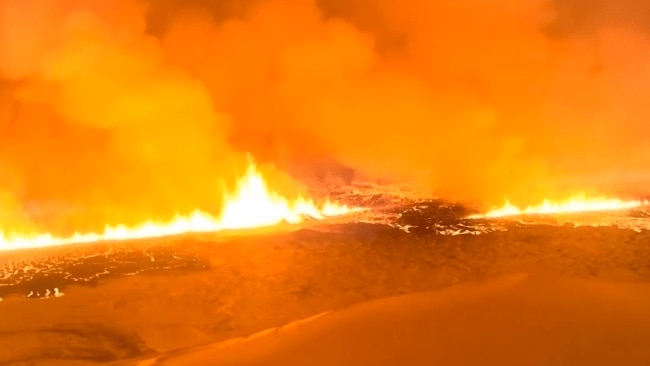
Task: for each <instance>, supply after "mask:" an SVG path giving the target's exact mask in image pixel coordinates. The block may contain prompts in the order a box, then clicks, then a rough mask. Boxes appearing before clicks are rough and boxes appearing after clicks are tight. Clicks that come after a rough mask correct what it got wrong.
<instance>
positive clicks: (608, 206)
mask: <svg viewBox="0 0 650 366" xmlns="http://www.w3.org/2000/svg"><path fill="white" fill-rule="evenodd" d="M649 204H650V202H649V201H648V200H630V201H625V200H621V199H616V198H605V197H588V196H587V195H585V194H579V195H576V196H574V197H572V198H570V199H568V200H566V201H551V200H548V199H547V200H544V202H542V203H541V204H539V205H535V206H527V207H525V208H521V207H518V206H515V205H513V204H511V203H510V202H509V201H508V200H506V202H505V204H504V205H503V206H502V207H499V208H495V209H493V210H491V211H488V212H487V213H484V214H476V215H471V216H469V217H468V218H470V219H481V218H499V217H509V216H522V215H552V214H569V213H581V212H598V211H620V210H629V209H633V208H638V207H642V206H647V205H649Z"/></svg>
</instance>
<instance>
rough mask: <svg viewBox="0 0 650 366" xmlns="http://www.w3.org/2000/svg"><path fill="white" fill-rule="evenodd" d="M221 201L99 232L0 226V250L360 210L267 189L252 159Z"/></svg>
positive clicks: (267, 222)
mask: <svg viewBox="0 0 650 366" xmlns="http://www.w3.org/2000/svg"><path fill="white" fill-rule="evenodd" d="M224 202H225V203H224V205H223V208H222V211H221V215H220V216H218V217H215V216H212V215H210V214H208V213H205V212H202V211H199V210H197V211H194V212H193V213H191V214H190V215H187V216H181V215H177V216H176V218H175V219H173V220H172V221H170V222H166V223H163V222H153V221H148V222H145V223H142V224H141V225H138V226H135V227H127V226H124V225H117V226H110V225H107V226H106V228H105V229H104V232H103V233H87V234H74V235H73V236H70V237H66V238H58V237H55V236H53V235H51V234H48V233H46V234H36V235H7V234H5V233H4V232H3V231H1V230H0V250H10V249H21V248H37V247H47V246H55V245H63V244H72V243H90V242H97V241H108V240H127V239H142V238H155V237H162V236H169V235H178V234H184V233H192V232H215V231H220V230H227V229H248V228H256V227H264V226H272V225H276V224H279V223H281V222H288V223H291V224H295V223H299V222H301V221H303V220H304V219H305V218H308V217H309V218H313V219H323V218H325V217H330V216H338V215H344V214H347V213H350V212H353V211H358V210H360V209H358V208H348V207H347V206H345V205H338V204H335V203H331V202H329V201H327V202H325V203H324V204H323V205H320V206H318V205H316V204H315V203H314V201H312V200H308V199H304V198H298V199H296V200H294V201H289V200H288V199H286V198H285V197H282V196H280V195H278V194H277V193H275V192H273V191H270V190H269V188H268V187H267V184H266V181H265V180H264V177H263V176H262V175H261V174H260V173H259V172H258V170H257V168H256V166H255V164H253V163H250V165H249V167H248V171H247V173H246V175H245V176H244V177H242V178H241V179H240V180H239V181H238V183H237V192H236V193H234V194H231V195H226V197H225V200H224Z"/></svg>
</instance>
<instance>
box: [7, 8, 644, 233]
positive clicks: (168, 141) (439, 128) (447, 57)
mask: <svg viewBox="0 0 650 366" xmlns="http://www.w3.org/2000/svg"><path fill="white" fill-rule="evenodd" d="M598 4H599V5H598V6H592V5H591V3H589V4H587V3H586V2H581V1H578V0H569V1H564V0H557V2H556V3H553V2H547V1H542V0H526V1H517V2H505V3H504V2H501V3H497V2H494V1H488V0H472V1H470V2H463V3H459V2H451V1H436V2H432V1H411V2H404V1H395V0H374V1H355V2H349V1H342V0H322V1H318V2H317V1H314V0H247V1H241V0H240V1H234V0H231V1H218V2H215V1H207V0H204V1H200V0H192V1H178V0H160V1H150V2H144V1H143V2H140V1H136V0H99V1H83V0H0V78H1V80H2V81H1V84H0V204H2V205H3V210H2V212H3V214H4V215H5V217H4V219H3V220H4V222H5V223H6V222H11V224H12V225H14V226H15V225H23V224H25V225H26V224H27V223H30V224H32V225H33V224H34V219H33V218H34V216H38V215H36V214H35V213H34V212H35V210H36V211H38V210H40V211H43V210H47V208H48V207H49V206H48V204H51V205H52V207H56V211H57V212H59V213H60V212H61V207H69V208H70V210H71V211H70V213H69V214H65V215H63V214H59V215H57V217H60V218H61V221H62V222H64V223H57V222H56V221H52V220H50V221H48V222H45V223H43V225H44V226H46V227H52V228H58V227H64V226H65V227H75V228H85V227H91V226H93V225H96V224H97V223H104V222H118V221H119V222H127V223H128V222H135V221H138V220H142V219H144V218H147V217H160V216H164V215H169V214H171V213H173V212H174V211H180V212H187V211H189V210H191V209H194V208H197V207H198V208H203V209H206V210H208V211H214V208H218V207H219V203H220V202H219V199H220V197H221V190H222V187H223V185H222V182H225V183H226V184H227V185H228V184H231V183H232V182H233V180H234V178H235V177H236V176H237V174H238V173H241V172H242V171H243V169H244V166H245V164H246V157H245V152H250V153H252V154H253V155H254V156H255V157H256V158H257V159H259V160H260V161H262V162H268V163H270V164H272V165H274V166H276V167H278V168H279V170H280V171H284V172H288V173H290V174H291V175H292V176H293V177H295V178H297V180H299V181H303V182H304V181H307V182H309V183H310V184H314V181H331V180H337V181H349V180H351V179H373V180H396V181H403V182H409V183H414V184H418V185H421V186H422V187H424V188H427V189H430V190H431V191H432V192H435V193H438V194H439V195H442V196H447V197H450V198H456V199H468V200H479V201H482V202H485V203H500V202H502V200H503V198H504V197H505V196H508V197H509V198H510V199H511V200H513V201H515V202H521V203H530V202H532V201H538V200H539V199H541V198H542V197H545V196H557V195H563V194H570V193H575V191H577V190H592V189H593V190H601V191H602V190H605V191H609V190H624V191H630V190H631V191H634V189H635V187H637V186H638V184H640V183H642V182H648V181H650V179H649V178H648V174H647V173H646V172H647V167H648V166H650V165H649V164H650V147H648V146H649V145H648V144H647V143H646V141H647V139H648V138H649V137H650V127H648V126H650V124H649V122H650V116H649V113H648V112H647V107H646V103H644V102H645V98H646V97H645V95H644V93H643V87H644V85H647V84H648V83H649V82H650V68H649V67H648V63H647V58H648V55H650V38H649V36H648V35H649V34H650V33H648V32H649V31H650V25H649V24H647V22H645V23H644V21H645V19H647V18H643V17H641V16H639V14H641V13H643V12H644V11H645V12H646V13H647V11H648V9H647V8H644V4H646V2H644V1H641V0H638V1H628V2H626V4H627V5H626V6H622V5H620V4H615V2H614V1H613V0H612V1H601V2H599V3H598ZM645 6H647V4H646V5H645ZM271 176H272V177H275V178H274V179H276V180H277V181H278V182H280V180H282V181H283V182H284V181H286V179H283V177H282V174H281V173H280V172H276V173H274V174H271ZM5 225H6V224H5Z"/></svg>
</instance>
